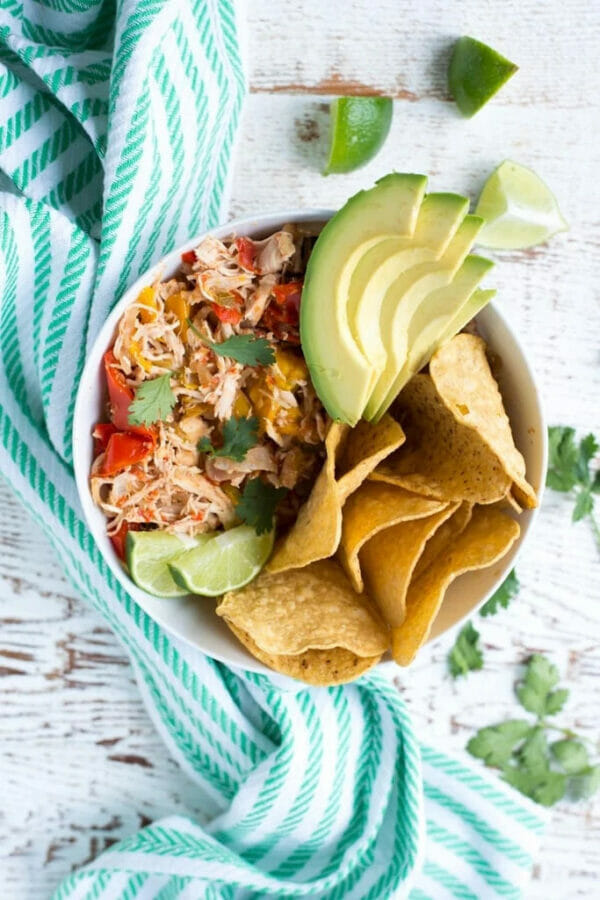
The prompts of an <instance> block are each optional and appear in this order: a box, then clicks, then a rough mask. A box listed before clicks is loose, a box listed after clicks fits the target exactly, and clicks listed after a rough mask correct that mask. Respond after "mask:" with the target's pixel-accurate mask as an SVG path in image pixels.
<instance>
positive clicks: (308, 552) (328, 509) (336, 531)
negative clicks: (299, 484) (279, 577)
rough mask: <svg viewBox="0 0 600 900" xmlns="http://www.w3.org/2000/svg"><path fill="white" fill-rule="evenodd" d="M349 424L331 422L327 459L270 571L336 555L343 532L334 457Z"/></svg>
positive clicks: (327, 438)
mask: <svg viewBox="0 0 600 900" xmlns="http://www.w3.org/2000/svg"><path fill="white" fill-rule="evenodd" d="M348 430H349V429H348V426H347V425H341V424H340V423H338V422H332V424H331V426H330V428H329V431H328V432H327V437H326V438H325V453H326V457H325V462H324V463H323V468H322V469H321V471H320V472H319V474H318V476H317V479H316V481H315V483H314V485H313V489H312V491H311V492H310V495H309V497H308V499H307V500H306V502H305V503H304V505H303V506H302V507H301V508H300V511H299V512H298V517H297V519H296V521H295V522H294V524H293V525H292V527H291V528H290V530H289V531H288V533H287V534H286V535H284V537H283V538H282V539H281V540H280V541H279V542H278V543H277V544H276V545H275V550H274V551H273V555H272V556H271V559H270V560H269V562H268V563H267V566H266V569H267V571H268V572H272V573H275V572H286V571H287V570H288V569H300V568H302V567H303V566H308V565H310V563H312V562H316V561H317V560H319V559H326V558H327V557H328V556H333V554H334V553H335V551H336V550H337V547H338V544H339V542H340V537H341V534H342V501H341V500H340V495H339V490H338V486H337V483H336V480H335V460H336V456H337V455H339V453H340V448H341V447H342V445H343V443H344V441H345V440H346V438H347V435H348Z"/></svg>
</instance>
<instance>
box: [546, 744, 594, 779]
mask: <svg viewBox="0 0 600 900" xmlns="http://www.w3.org/2000/svg"><path fill="white" fill-rule="evenodd" d="M550 750H551V751H552V755H553V756H554V758H555V759H556V761H557V762H559V763H560V765H561V766H562V767H563V769H564V770H565V772H567V773H568V774H569V775H578V774H579V773H580V772H581V771H582V770H584V769H587V768H588V766H589V764H590V760H589V756H588V752H587V750H586V749H585V747H584V746H583V744H582V743H581V741H577V740H574V739H573V738H563V739H562V740H560V741H554V743H553V744H551V745H550Z"/></svg>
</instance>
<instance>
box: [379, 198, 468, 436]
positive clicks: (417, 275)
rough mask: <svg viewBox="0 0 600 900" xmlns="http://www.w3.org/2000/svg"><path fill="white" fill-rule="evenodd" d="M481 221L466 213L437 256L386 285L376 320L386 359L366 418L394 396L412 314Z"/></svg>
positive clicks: (458, 258) (462, 253) (446, 280)
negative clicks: (448, 241) (444, 247)
mask: <svg viewBox="0 0 600 900" xmlns="http://www.w3.org/2000/svg"><path fill="white" fill-rule="evenodd" d="M482 225H483V219H481V218H479V217H478V216H465V218H464V219H463V221H462V222H461V224H460V226H459V228H458V230H457V231H456V233H455V235H454V237H453V238H452V239H451V241H450V243H449V244H448V246H447V248H446V250H445V252H444V253H443V255H442V256H441V257H440V259H439V260H434V261H430V262H424V263H421V264H419V265H417V266H413V267H412V268H411V269H409V270H407V271H406V272H404V273H403V274H402V275H401V276H400V277H399V278H397V279H396V281H395V282H393V283H392V284H391V285H390V287H389V288H388V290H387V292H386V295H385V297H384V299H383V303H382V306H381V317H380V321H379V327H380V333H381V338H382V341H383V344H384V347H385V351H386V354H387V362H386V366H385V369H384V371H383V372H382V373H381V374H380V376H379V378H378V379H377V382H376V383H375V386H374V387H373V389H372V391H371V395H370V397H369V399H368V401H367V404H366V406H365V409H364V417H365V418H366V419H367V420H368V421H375V420H377V419H379V418H380V417H381V415H383V411H384V410H385V409H387V408H388V406H389V405H390V403H391V402H392V400H393V399H394V397H395V396H396V395H395V394H394V393H393V389H394V385H395V382H396V379H397V378H398V375H399V374H400V372H401V370H402V368H403V366H404V364H405V362H406V358H407V354H408V351H409V343H408V340H409V331H410V323H411V321H412V318H413V316H414V315H415V314H416V313H417V311H418V310H419V308H420V306H421V305H422V304H423V303H424V302H425V301H426V299H427V297H428V296H429V295H430V294H431V293H432V292H433V291H436V290H438V289H439V288H443V287H446V286H447V285H449V284H450V282H451V281H452V279H453V278H454V275H455V274H456V272H457V270H458V269H459V268H460V267H461V265H462V263H463V261H464V259H465V258H466V256H467V254H468V252H469V250H470V249H471V247H472V246H473V242H474V240H475V238H476V236H477V233H478V231H479V230H480V228H481V227H482ZM467 296H468V295H467ZM464 299H466V298H464V297H463V302H464Z"/></svg>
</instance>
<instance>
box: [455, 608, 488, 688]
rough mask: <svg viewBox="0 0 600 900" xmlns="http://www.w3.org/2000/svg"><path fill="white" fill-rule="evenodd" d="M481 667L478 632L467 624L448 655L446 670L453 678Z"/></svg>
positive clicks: (481, 659) (481, 656)
mask: <svg viewBox="0 0 600 900" xmlns="http://www.w3.org/2000/svg"><path fill="white" fill-rule="evenodd" d="M482 667H483V653H482V652H481V649H480V647H479V632H478V631H477V630H476V629H475V628H474V627H473V625H472V624H471V622H467V624H466V625H465V626H464V628H462V629H461V631H460V634H459V635H458V637H457V638H456V641H455V642H454V646H453V647H452V649H451V650H450V652H449V654H448V668H449V669H450V674H451V675H452V677H453V678H458V676H459V675H466V674H467V672H469V671H472V670H474V669H481V668H482Z"/></svg>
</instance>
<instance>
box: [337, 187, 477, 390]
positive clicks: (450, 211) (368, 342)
mask: <svg viewBox="0 0 600 900" xmlns="http://www.w3.org/2000/svg"><path fill="white" fill-rule="evenodd" d="M468 206H469V201H468V200H467V199H466V197H460V196H459V195H457V194H428V195H427V196H426V197H425V198H424V200H423V202H422V203H421V206H420V209H419V215H418V218H417V223H416V226H415V231H414V234H413V235H412V236H411V237H397V236H394V237H383V238H382V239H381V240H380V241H378V242H377V243H376V244H374V245H373V246H372V247H371V248H370V249H369V250H367V252H366V253H365V254H363V256H362V257H361V258H360V259H359V260H358V261H357V263H356V265H355V268H354V271H353V273H352V277H351V279H350V283H349V286H348V300H347V310H348V313H347V315H348V322H349V325H350V330H351V332H352V335H353V337H354V340H355V341H356V344H357V345H358V347H359V348H360V350H361V351H362V353H363V356H364V357H365V359H366V360H367V362H369V363H370V364H371V365H372V366H373V369H374V372H373V375H374V378H373V382H372V386H371V387H373V386H374V384H375V382H376V380H377V378H378V377H379V376H380V375H381V373H382V372H383V370H384V369H385V366H386V361H387V354H386V349H385V346H384V343H383V340H382V336H381V330H380V327H379V319H380V315H381V307H382V303H383V299H384V297H385V295H386V292H387V290H388V288H389V286H390V284H392V283H393V282H395V281H396V279H397V278H398V277H399V276H400V275H401V274H402V273H403V272H405V271H407V270H408V269H411V268H412V267H414V266H416V265H418V264H419V263H422V262H428V261H429V262H434V261H435V260H437V259H439V258H440V257H441V256H442V254H443V253H444V251H445V249H446V247H447V246H448V243H449V242H450V240H451V238H452V237H453V235H454V234H455V233H456V230H457V228H458V226H459V225H460V223H461V222H462V220H463V219H464V216H465V213H466V212H467V209H468Z"/></svg>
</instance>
